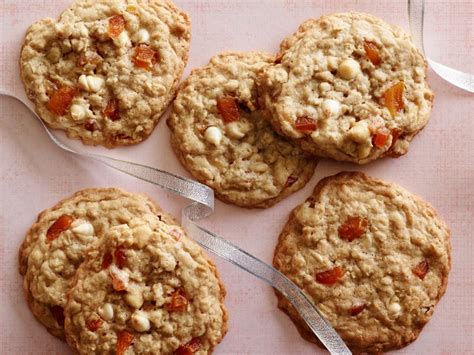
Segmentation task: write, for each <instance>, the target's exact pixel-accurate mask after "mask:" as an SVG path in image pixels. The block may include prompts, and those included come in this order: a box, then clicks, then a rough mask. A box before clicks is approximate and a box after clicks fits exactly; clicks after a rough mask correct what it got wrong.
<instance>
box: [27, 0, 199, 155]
mask: <svg viewBox="0 0 474 355" xmlns="http://www.w3.org/2000/svg"><path fill="white" fill-rule="evenodd" d="M190 30H191V23H190V20H189V17H188V15H187V14H186V13H184V12H182V11H181V10H179V9H178V8H176V7H175V6H174V5H173V3H172V2H170V1H168V0H136V1H133V0H127V1H125V0H121V1H111V0H100V1H95V0H76V1H75V2H74V3H73V4H72V5H71V7H70V8H69V9H68V10H66V11H64V12H63V13H62V14H61V15H60V17H59V19H58V20H54V19H49V18H48V19H43V20H40V21H38V22H36V23H35V24H33V25H32V26H31V27H30V28H29V29H28V31H27V33H26V37H25V41H24V44H23V48H22V52H21V57H20V69H21V77H22V80H23V83H24V86H25V90H26V94H27V96H28V98H29V99H30V100H32V101H33V102H34V104H35V106H36V112H37V113H38V115H39V116H40V117H41V118H42V119H43V120H44V121H45V122H46V123H47V124H48V126H50V127H51V128H55V129H61V130H64V131H66V133H67V135H68V136H69V137H72V138H79V139H81V140H82V141H83V142H84V143H85V144H93V145H97V144H100V145H104V146H106V147H109V148H113V147H116V146H120V145H130V144H135V143H138V142H141V141H142V140H144V139H146V138H147V137H148V136H149V135H150V134H151V132H152V131H153V129H154V127H155V126H156V124H157V123H158V120H159V119H160V117H161V115H162V114H163V113H164V112H165V111H166V108H167V106H168V105H169V103H170V102H171V100H172V99H173V97H174V95H175V92H176V87H177V83H178V81H179V78H180V77H181V74H182V72H183V69H184V67H185V66H186V63H187V59H188V51H189V45H190V40H191V33H190Z"/></svg>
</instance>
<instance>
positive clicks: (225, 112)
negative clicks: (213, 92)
mask: <svg viewBox="0 0 474 355" xmlns="http://www.w3.org/2000/svg"><path fill="white" fill-rule="evenodd" d="M217 109H218V110H219V113H220V114H221V116H222V119H223V120H224V122H225V123H229V122H234V121H239V120H240V113H239V105H238V103H237V100H235V99H234V98H233V97H222V98H220V99H218V100H217Z"/></svg>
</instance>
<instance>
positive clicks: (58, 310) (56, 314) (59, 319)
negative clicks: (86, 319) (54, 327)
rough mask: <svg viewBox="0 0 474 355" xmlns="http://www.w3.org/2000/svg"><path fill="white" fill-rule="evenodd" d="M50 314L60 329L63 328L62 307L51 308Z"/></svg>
mask: <svg viewBox="0 0 474 355" xmlns="http://www.w3.org/2000/svg"><path fill="white" fill-rule="evenodd" d="M50 310H51V314H52V315H53V317H54V319H56V322H58V324H59V325H60V326H61V327H64V309H63V307H60V306H53V307H51V308H50Z"/></svg>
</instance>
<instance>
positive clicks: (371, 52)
mask: <svg viewBox="0 0 474 355" xmlns="http://www.w3.org/2000/svg"><path fill="white" fill-rule="evenodd" d="M364 49H365V54H367V57H368V58H369V60H370V61H371V62H372V64H373V65H379V64H380V63H381V62H382V59H381V58H380V54H379V49H378V48H377V45H376V44H375V43H374V42H372V41H364Z"/></svg>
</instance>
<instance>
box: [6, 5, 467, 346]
mask: <svg viewBox="0 0 474 355" xmlns="http://www.w3.org/2000/svg"><path fill="white" fill-rule="evenodd" d="M424 5H425V2H424V0H408V15H409V21H410V28H411V31H412V36H413V39H414V41H415V43H416V44H417V45H418V47H419V48H421V49H422V50H424V47H423V20H424ZM428 63H429V64H430V66H431V67H432V69H433V70H434V71H435V72H436V73H437V74H438V75H439V76H440V77H441V78H443V79H444V80H446V81H448V82H449V83H451V84H453V85H455V86H457V87H459V88H461V89H463V90H466V91H469V92H472V93H474V75H471V74H467V73H463V72H461V71H458V70H455V69H452V68H449V67H447V66H445V65H443V64H440V63H437V62H435V61H433V60H431V59H428ZM0 95H1V96H8V97H11V98H13V99H15V100H17V101H19V102H20V103H22V104H23V105H24V106H25V107H26V108H28V109H29V110H30V111H31V112H32V113H33V114H34V115H35V117H36V118H37V119H38V120H39V121H40V122H41V124H42V125H43V128H44V129H45V131H46V133H47V134H48V136H49V138H50V139H51V140H52V141H53V142H54V143H55V144H56V145H57V146H58V147H59V148H61V149H63V150H65V151H67V152H69V153H73V154H76V155H79V156H82V157H85V158H89V159H92V160H95V161H98V162H100V163H102V164H104V165H106V166H108V167H111V168H113V169H115V170H118V171H120V172H122V173H125V174H127V175H130V176H133V177H136V178H138V179H140V180H143V181H146V182H149V183H151V184H154V185H157V186H159V187H161V188H163V189H165V190H168V191H171V192H173V193H175V194H177V195H180V196H182V197H185V198H187V199H189V200H191V201H193V202H192V203H191V204H190V205H188V206H186V207H185V208H183V210H182V224H183V227H184V228H185V229H186V230H187V231H188V233H189V234H190V235H191V236H192V237H193V239H194V240H195V241H196V242H197V243H199V244H200V245H201V246H202V247H203V248H205V249H207V250H209V251H211V252H212V253H214V254H216V255H218V256H219V257H221V258H223V259H225V260H227V261H229V262H231V263H232V264H234V265H236V266H238V267H239V268H241V269H243V270H245V271H247V272H248V273H250V274H252V275H254V276H255V277H257V278H259V279H261V280H263V281H265V282H266V283H268V284H270V285H271V286H273V287H274V288H275V289H277V290H278V291H279V292H280V293H281V294H283V295H284V296H285V297H286V298H287V299H288V301H290V303H291V304H292V305H293V306H294V307H295V309H296V310H297V311H298V312H299V314H300V315H301V317H302V318H303V319H304V320H305V322H306V323H307V324H308V326H309V327H310V328H311V330H312V331H313V333H314V334H315V335H316V336H317V337H318V338H319V340H320V341H321V342H322V343H323V344H324V346H325V347H326V348H327V349H328V350H329V352H330V353H331V354H340V355H348V354H351V352H350V350H349V349H348V348H347V346H346V345H345V344H344V342H343V341H342V339H341V338H340V337H339V335H338V334H337V332H336V331H335V330H334V329H333V328H332V327H331V325H330V324H329V323H328V322H327V321H326V320H325V319H324V317H323V316H322V315H321V313H320V312H319V311H318V309H317V308H316V307H315V306H314V305H313V303H312V302H311V301H310V300H309V299H308V298H307V297H306V295H305V294H304V293H303V292H302V291H301V290H300V289H299V288H298V287H297V286H296V285H295V284H294V283H293V282H292V281H291V280H289V279H288V278H287V277H286V276H284V275H283V274H282V273H280V272H279V271H278V270H276V269H275V268H273V267H272V266H271V265H268V264H266V263H265V262H263V261H261V260H259V259H258V258H256V257H254V256H253V255H251V254H249V253H247V252H245V251H244V250H242V249H240V248H239V247H237V246H236V245H234V244H232V243H230V242H229V241H227V240H226V239H224V238H221V237H219V236H217V235H215V234H213V233H212V232H210V231H208V230H206V229H205V228H203V227H201V226H199V225H198V224H197V222H198V221H199V220H201V219H203V218H206V217H208V216H209V215H211V214H212V212H213V211H214V191H213V190H212V189H211V188H209V187H207V186H206V185H203V184H201V183H199V182H197V181H194V180H191V179H187V178H184V177H181V176H178V175H174V174H172V173H169V172H167V171H163V170H160V169H157V168H153V167H149V166H146V165H141V164H137V163H133V162H129V161H124V160H120V159H115V158H111V157H106V156H103V155H99V154H91V153H84V152H78V151H76V150H74V149H72V148H71V147H69V146H68V145H67V144H65V143H63V142H61V141H60V140H59V139H58V138H56V136H54V134H53V133H52V132H51V131H50V130H49V129H48V127H47V126H46V125H45V124H44V122H43V121H42V120H41V119H40V118H39V116H38V115H37V114H36V113H35V112H34V111H33V110H32V109H31V108H30V107H29V105H28V104H27V103H25V102H24V101H23V100H22V99H20V98H18V97H16V96H14V95H11V94H8V93H6V92H2V91H0Z"/></svg>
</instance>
